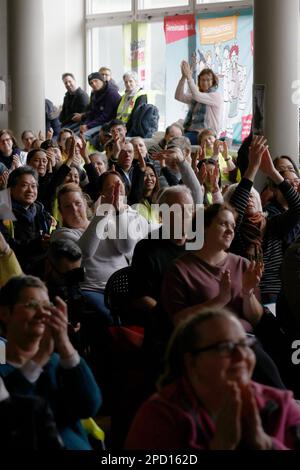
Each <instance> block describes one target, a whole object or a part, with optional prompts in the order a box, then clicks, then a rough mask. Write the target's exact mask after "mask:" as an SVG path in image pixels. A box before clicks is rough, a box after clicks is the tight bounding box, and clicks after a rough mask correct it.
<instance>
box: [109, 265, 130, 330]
mask: <svg viewBox="0 0 300 470" xmlns="http://www.w3.org/2000/svg"><path fill="white" fill-rule="evenodd" d="M130 273H131V267H130V266H126V267H125V268H122V269H119V270H118V271H116V272H115V273H114V274H112V275H111V276H110V278H109V279H108V281H107V283H106V287H105V291H104V303H105V306H106V307H107V308H108V309H109V310H110V312H111V314H112V316H113V318H114V321H115V324H116V325H120V324H122V325H124V324H127V325H128V324H132V322H131V321H130V310H131V309H130V304H131V291H130Z"/></svg>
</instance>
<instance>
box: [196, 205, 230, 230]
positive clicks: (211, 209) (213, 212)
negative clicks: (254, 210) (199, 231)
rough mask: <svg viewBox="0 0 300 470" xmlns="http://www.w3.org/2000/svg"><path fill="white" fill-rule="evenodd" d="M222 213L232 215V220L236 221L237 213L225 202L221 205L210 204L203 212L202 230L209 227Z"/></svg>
mask: <svg viewBox="0 0 300 470" xmlns="http://www.w3.org/2000/svg"><path fill="white" fill-rule="evenodd" d="M222 211H229V212H231V213H232V215H233V217H234V220H236V219H237V216H238V214H237V211H236V210H235V209H234V208H233V207H232V206H231V205H230V204H227V203H226V202H225V203H223V204H211V205H210V206H208V207H207V208H206V209H205V211H204V229H206V228H207V227H209V226H210V225H211V224H212V222H213V220H214V219H215V218H216V217H217V215H218V214H219V213H220V212H222Z"/></svg>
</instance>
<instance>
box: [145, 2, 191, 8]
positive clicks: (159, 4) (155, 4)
mask: <svg viewBox="0 0 300 470" xmlns="http://www.w3.org/2000/svg"><path fill="white" fill-rule="evenodd" d="M188 4H189V0H138V9H139V10H145V9H151V8H167V7H169V8H172V7H181V6H188Z"/></svg>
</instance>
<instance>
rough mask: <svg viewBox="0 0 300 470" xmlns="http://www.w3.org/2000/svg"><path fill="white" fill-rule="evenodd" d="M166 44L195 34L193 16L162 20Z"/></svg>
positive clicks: (169, 17) (172, 17)
mask: <svg viewBox="0 0 300 470" xmlns="http://www.w3.org/2000/svg"><path fill="white" fill-rule="evenodd" d="M164 31H165V37H166V43H167V44H170V43H171V42H176V41H180V40H181V39H185V38H187V37H189V36H194V35H195V34H196V30H195V17H194V15H180V16H167V17H166V18H165V19H164Z"/></svg>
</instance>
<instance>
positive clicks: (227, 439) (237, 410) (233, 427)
mask: <svg viewBox="0 0 300 470" xmlns="http://www.w3.org/2000/svg"><path fill="white" fill-rule="evenodd" d="M241 410H242V399H241V391H240V388H239V386H238V384H237V383H236V382H229V381H228V383H227V390H226V391H225V394H224V396H223V406H222V407H221V408H220V410H219V412H218V414H217V417H216V420H215V425H216V432H215V435H214V437H213V439H212V441H211V445H210V448H211V449H212V450H233V449H236V447H237V446H238V444H239V442H240V440H241V435H242V427H241Z"/></svg>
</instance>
